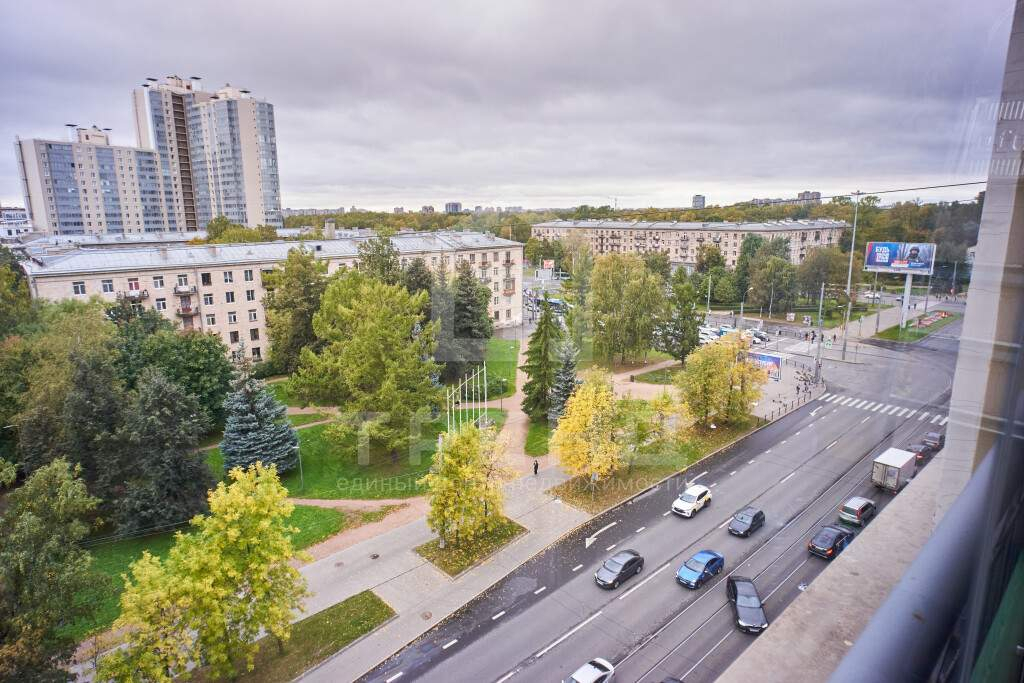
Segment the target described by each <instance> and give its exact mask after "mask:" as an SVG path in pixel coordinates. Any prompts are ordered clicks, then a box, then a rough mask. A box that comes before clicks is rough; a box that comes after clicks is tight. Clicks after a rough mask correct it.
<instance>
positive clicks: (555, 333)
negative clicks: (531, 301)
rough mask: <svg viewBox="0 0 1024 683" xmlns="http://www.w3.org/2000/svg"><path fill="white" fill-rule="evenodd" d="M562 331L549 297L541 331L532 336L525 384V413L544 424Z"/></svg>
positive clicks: (525, 364) (525, 367) (543, 306)
mask: <svg viewBox="0 0 1024 683" xmlns="http://www.w3.org/2000/svg"><path fill="white" fill-rule="evenodd" d="M561 337H562V331H561V329H560V327H559V324H558V321H556V320H555V315H554V313H553V312H552V311H551V304H549V303H548V301H547V298H545V299H544V301H543V302H541V313H540V320H539V321H538V322H537V329H536V330H534V331H533V334H531V335H530V341H529V343H528V344H527V346H526V363H524V364H523V366H522V368H521V369H522V370H523V371H524V372H525V373H526V374H527V376H528V377H529V379H528V380H527V381H526V384H524V385H523V394H524V395H525V396H524V398H523V412H525V413H526V414H527V415H529V416H530V419H531V420H534V421H541V420H545V419H547V416H548V408H549V402H548V393H549V392H550V391H551V387H552V386H554V383H555V366H556V363H555V348H556V346H557V344H558V342H559V341H560V340H561Z"/></svg>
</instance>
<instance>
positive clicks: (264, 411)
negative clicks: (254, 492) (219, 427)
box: [220, 369, 299, 473]
mask: <svg viewBox="0 0 1024 683" xmlns="http://www.w3.org/2000/svg"><path fill="white" fill-rule="evenodd" d="M225 409H226V412H227V422H226V423H225V425H224V440H223V441H221V444H220V450H221V453H223V454H224V468H225V469H226V470H231V469H233V468H235V467H241V468H243V469H244V468H247V467H249V466H250V465H252V464H253V463H255V462H257V461H260V462H262V463H263V464H264V465H274V466H275V467H277V471H278V472H282V473H283V472H287V471H289V470H291V469H293V468H294V467H295V465H296V464H297V463H298V447H299V436H298V434H297V433H296V431H295V428H294V427H292V425H291V423H290V422H288V418H287V412H288V409H287V408H286V407H285V406H284V405H283V404H282V403H280V402H278V401H277V399H275V398H274V397H273V395H271V393H270V392H269V391H267V387H266V385H264V383H263V382H261V381H259V380H257V379H255V378H253V376H252V373H251V372H250V371H248V370H247V369H246V370H245V371H243V373H242V375H241V377H240V378H239V379H238V381H237V382H236V383H235V390H234V392H232V393H231V394H230V395H228V398H227V401H226V402H225Z"/></svg>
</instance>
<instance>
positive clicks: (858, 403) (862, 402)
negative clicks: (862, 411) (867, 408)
mask: <svg viewBox="0 0 1024 683" xmlns="http://www.w3.org/2000/svg"><path fill="white" fill-rule="evenodd" d="M866 403H867V401H866V400H864V399H861V400H859V401H857V402H856V403H854V404H853V407H854V408H861V407H863V406H864V404H866Z"/></svg>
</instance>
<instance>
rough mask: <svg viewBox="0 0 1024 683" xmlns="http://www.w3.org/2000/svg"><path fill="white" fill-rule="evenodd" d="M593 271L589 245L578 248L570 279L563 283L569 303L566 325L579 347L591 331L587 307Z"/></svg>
mask: <svg viewBox="0 0 1024 683" xmlns="http://www.w3.org/2000/svg"><path fill="white" fill-rule="evenodd" d="M593 272H594V256H593V254H591V252H590V249H589V247H588V248H580V249H577V250H576V252H575V255H574V258H573V259H572V261H571V264H570V266H569V275H570V279H569V280H568V281H567V282H564V283H563V284H562V296H563V297H564V298H565V302H566V303H567V304H568V305H569V308H568V310H567V311H566V313H565V326H566V329H567V330H568V332H569V336H570V337H571V338H572V339H573V341H574V342H575V343H576V347H577V348H579V347H581V346H583V339H584V338H585V337H586V335H587V333H588V331H589V325H588V322H587V309H588V304H589V300H590V278H591V275H592V273H593Z"/></svg>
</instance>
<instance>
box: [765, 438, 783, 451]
mask: <svg viewBox="0 0 1024 683" xmlns="http://www.w3.org/2000/svg"><path fill="white" fill-rule="evenodd" d="M779 443H780V444H783V443H786V440H785V439H783V440H782V441H780V442H779ZM767 452H768V451H765V453H767Z"/></svg>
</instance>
